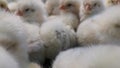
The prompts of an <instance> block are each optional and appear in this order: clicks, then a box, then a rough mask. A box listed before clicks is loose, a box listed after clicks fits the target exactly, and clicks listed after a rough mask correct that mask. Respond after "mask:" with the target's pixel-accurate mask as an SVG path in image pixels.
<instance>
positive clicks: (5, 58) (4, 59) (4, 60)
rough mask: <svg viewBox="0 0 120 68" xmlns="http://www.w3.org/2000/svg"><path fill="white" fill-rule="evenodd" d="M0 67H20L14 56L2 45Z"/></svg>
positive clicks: (0, 46) (0, 48)
mask: <svg viewBox="0 0 120 68" xmlns="http://www.w3.org/2000/svg"><path fill="white" fill-rule="evenodd" d="M0 68H20V67H19V64H18V63H17V61H16V60H15V59H14V58H13V56H12V55H11V54H10V53H9V52H8V51H7V50H6V49H4V48H3V47H2V45H0Z"/></svg>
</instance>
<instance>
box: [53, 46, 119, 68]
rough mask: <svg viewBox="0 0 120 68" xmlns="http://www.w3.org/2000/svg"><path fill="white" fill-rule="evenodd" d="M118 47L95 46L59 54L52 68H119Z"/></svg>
mask: <svg viewBox="0 0 120 68" xmlns="http://www.w3.org/2000/svg"><path fill="white" fill-rule="evenodd" d="M119 63H120V46H117V45H99V46H98V45H97V46H91V47H86V48H74V49H70V50H67V51H64V52H61V53H60V54H59V55H58V56H57V58H56V60H55V61H54V64H53V67H52V68H120V64H119Z"/></svg>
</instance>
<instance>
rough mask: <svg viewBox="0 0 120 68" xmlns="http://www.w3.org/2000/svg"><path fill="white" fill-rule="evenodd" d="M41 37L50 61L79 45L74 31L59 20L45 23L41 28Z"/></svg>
mask: <svg viewBox="0 0 120 68" xmlns="http://www.w3.org/2000/svg"><path fill="white" fill-rule="evenodd" d="M46 27H47V28H46ZM40 35H41V39H42V40H43V41H44V43H45V47H46V50H45V54H46V58H48V59H54V58H55V57H56V55H57V54H58V53H59V52H60V51H62V50H66V49H68V48H71V47H74V46H76V43H77V42H76V35H75V32H74V30H72V29H70V28H69V27H66V26H65V25H64V24H63V23H61V22H60V21H59V20H57V19H56V20H50V21H48V22H45V23H44V24H43V25H42V26H41V28H40Z"/></svg>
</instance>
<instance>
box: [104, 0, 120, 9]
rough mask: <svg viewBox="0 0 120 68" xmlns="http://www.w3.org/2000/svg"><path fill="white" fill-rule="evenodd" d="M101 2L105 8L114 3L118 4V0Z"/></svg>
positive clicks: (119, 1) (119, 0)
mask: <svg viewBox="0 0 120 68" xmlns="http://www.w3.org/2000/svg"><path fill="white" fill-rule="evenodd" d="M103 3H104V5H105V7H106V8H108V7H111V6H114V5H119V4H120V0H103Z"/></svg>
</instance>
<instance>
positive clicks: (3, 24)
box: [0, 12, 28, 68]
mask: <svg viewBox="0 0 120 68" xmlns="http://www.w3.org/2000/svg"><path fill="white" fill-rule="evenodd" d="M23 26H24V25H23V24H22V21H21V19H20V18H19V17H18V16H15V15H13V14H10V13H6V12H0V44H1V45H2V46H3V47H4V48H5V49H7V50H8V51H9V52H10V53H11V54H12V55H13V57H14V58H15V59H16V60H17V61H18V62H19V65H20V66H21V67H22V68H26V65H27V63H28V55H27V50H28V49H27V43H26V38H27V35H26V31H25V28H24V27H23Z"/></svg>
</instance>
